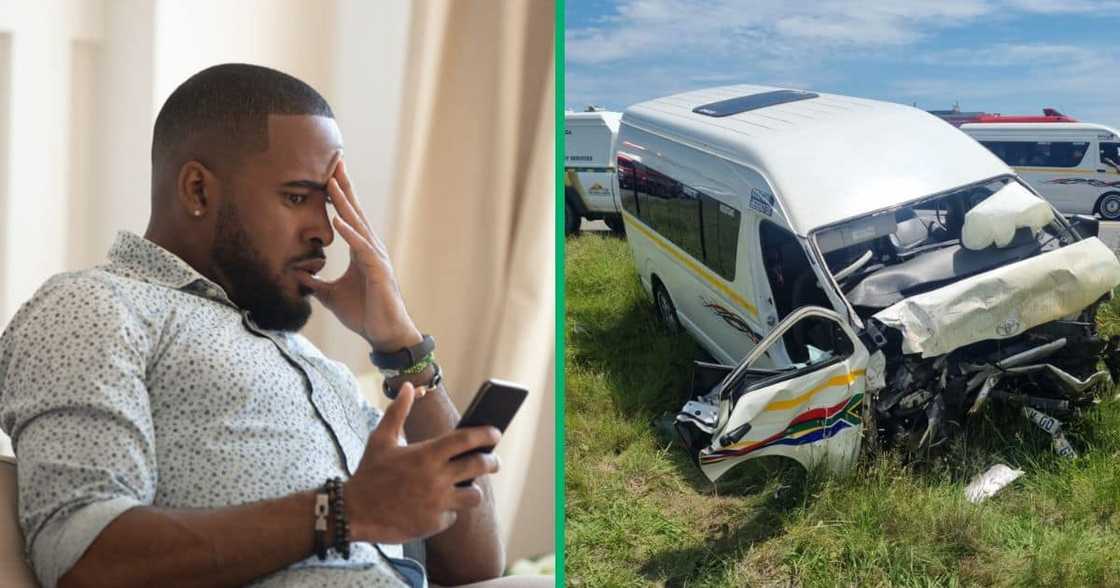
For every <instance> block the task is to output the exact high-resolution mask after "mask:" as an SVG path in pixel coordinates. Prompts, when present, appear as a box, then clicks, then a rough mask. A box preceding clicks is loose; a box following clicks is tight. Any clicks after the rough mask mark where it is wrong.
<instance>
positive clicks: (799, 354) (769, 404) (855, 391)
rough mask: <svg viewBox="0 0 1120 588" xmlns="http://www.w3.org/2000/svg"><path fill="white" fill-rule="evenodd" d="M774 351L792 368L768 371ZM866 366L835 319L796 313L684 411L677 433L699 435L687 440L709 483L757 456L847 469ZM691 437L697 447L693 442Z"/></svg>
mask: <svg viewBox="0 0 1120 588" xmlns="http://www.w3.org/2000/svg"><path fill="white" fill-rule="evenodd" d="M776 345H784V346H785V350H786V353H787V354H788V355H789V357H790V360H791V362H792V363H788V364H785V365H779V366H776V367H769V366H771V365H772V364H771V362H770V361H769V360H768V359H766V358H767V353H768V351H770V350H771V349H773V348H774V346H776ZM774 356H775V357H777V356H781V354H774ZM868 360H869V356H868V352H867V348H866V347H864V345H863V344H862V342H861V341H860V339H859V337H858V336H857V335H856V334H855V332H854V331H853V330H852V329H851V327H849V326H848V325H847V324H846V322H845V321H844V319H843V318H842V317H841V316H840V315H838V314H836V313H835V312H833V311H831V310H828V309H825V308H821V307H816V306H807V307H803V308H799V309H797V310H795V311H794V312H792V313H790V314H789V316H787V317H786V318H785V319H784V320H783V321H782V322H781V323H779V324H778V325H777V327H775V329H774V330H773V331H772V332H771V333H770V334H769V335H768V336H766V338H764V339H763V340H762V341H761V342H760V343H759V344H758V346H757V347H756V348H755V349H754V350H753V351H751V353H750V354H748V355H747V357H746V358H745V359H744V360H743V361H742V362H741V363H740V364H739V365H738V366H736V367H735V368H734V369H733V370H731V371H730V372H729V373H726V372H725V373H726V375H725V376H724V377H723V379H722V381H721V382H720V383H719V384H718V385H717V386H716V387H715V388H714V389H712V391H711V392H710V393H709V394H707V395H706V396H698V397H697V398H696V399H695V400H692V401H690V402H689V403H688V404H686V405H685V410H682V411H681V414H679V415H678V418H677V420H678V430H682V429H685V428H687V429H691V430H693V431H694V433H698V434H699V435H696V434H694V435H693V436H692V438H691V441H692V442H693V443H694V447H696V449H697V451H696V455H695V456H696V459H697V462H698V463H699V465H700V469H701V470H703V472H704V474H705V475H706V476H707V477H708V479H709V480H712V481H713V482H714V481H715V480H716V479H718V478H719V477H720V476H722V475H723V474H724V473H726V472H727V471H728V470H730V469H731V468H732V467H733V466H735V465H737V464H739V463H742V462H744V461H746V460H748V459H753V458H756V457H761V456H765V455H781V456H785V457H789V458H792V459H795V460H797V461H798V462H799V463H801V465H803V466H804V467H805V468H807V469H810V468H814V467H816V466H817V465H818V464H822V463H823V464H824V465H825V466H826V467H828V468H830V469H832V470H834V471H844V470H847V469H850V468H851V467H852V466H853V465H854V464H855V460H856V458H857V457H858V454H859V448H860V444H861V440H862V438H863V420H862V411H863V400H864V393H865V387H866V381H867V378H866V376H867V367H868ZM762 366H768V367H762ZM708 371H710V370H708ZM717 399H718V405H717V404H716V401H717ZM704 409H707V410H706V411H705V410H704ZM701 413H705V414H703V415H702V414H701ZM682 415H683V417H682ZM705 417H706V418H705ZM682 418H683V419H686V420H687V419H691V420H690V421H689V422H688V423H683V422H682ZM703 421H707V422H706V423H705V422H703ZM682 424H686V426H685V427H682V426H681V425H682ZM705 424H706V425H707V426H704V425H705ZM697 427H701V428H702V429H707V431H702V432H701V431H699V430H697ZM709 435H710V437H709ZM698 436H699V438H700V439H702V440H703V441H704V444H695V442H696V440H697V437H698ZM687 441H689V440H686V442H687ZM696 445H700V446H696Z"/></svg>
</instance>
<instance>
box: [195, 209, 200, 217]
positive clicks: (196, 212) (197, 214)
mask: <svg viewBox="0 0 1120 588" xmlns="http://www.w3.org/2000/svg"><path fill="white" fill-rule="evenodd" d="M194 215H195V216H202V211H201V210H196V211H194Z"/></svg>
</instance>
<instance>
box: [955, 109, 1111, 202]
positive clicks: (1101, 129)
mask: <svg viewBox="0 0 1120 588" xmlns="http://www.w3.org/2000/svg"><path fill="white" fill-rule="evenodd" d="M960 129H961V130H962V131H964V132H965V133H966V134H968V135H969V136H970V137H972V138H974V139H976V140H977V141H979V142H980V144H981V145H984V146H985V147H987V148H988V149H989V150H991V151H992V153H994V154H996V156H997V157H999V158H1000V159H1001V160H1003V161H1004V162H1005V163H1006V164H1007V165H1009V166H1011V167H1012V168H1013V169H1014V170H1015V171H1016V173H1018V174H1019V176H1020V177H1022V178H1023V179H1024V180H1026V181H1027V183H1029V184H1030V185H1031V186H1033V187H1034V189H1035V190H1037V191H1038V192H1039V193H1040V194H1041V195H1042V196H1043V197H1044V198H1046V199H1047V200H1049V201H1050V202H1051V203H1052V204H1053V205H1054V206H1055V207H1056V208H1057V209H1058V210H1060V211H1061V212H1063V213H1066V214H1096V215H1100V217H1101V218H1103V219H1105V220H1110V221H1115V220H1120V133H1117V132H1116V131H1115V130H1114V129H1111V128H1109V127H1106V126H1104V125H1099V124H1092V123H1082V122H1072V123H1069V122H1060V123H1041V122H1040V123H1003V122H998V123H997V122H993V123H970V124H963V125H961V126H960Z"/></svg>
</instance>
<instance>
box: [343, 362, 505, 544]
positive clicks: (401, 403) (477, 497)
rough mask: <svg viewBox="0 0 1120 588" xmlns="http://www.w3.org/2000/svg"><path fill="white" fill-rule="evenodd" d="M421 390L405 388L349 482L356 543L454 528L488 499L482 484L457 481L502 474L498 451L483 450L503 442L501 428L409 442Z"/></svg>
mask: <svg viewBox="0 0 1120 588" xmlns="http://www.w3.org/2000/svg"><path fill="white" fill-rule="evenodd" d="M415 393H416V391H415V389H414V388H413V386H412V384H408V383H406V384H404V385H403V386H402V387H401V390H400V394H399V395H398V396H397V398H396V400H394V401H393V402H392V403H391V404H390V405H389V407H388V408H387V409H386V410H385V414H384V416H383V417H382V419H381V422H380V423H379V424H378V426H377V428H376V429H374V431H373V433H371V434H370V436H369V441H368V443H367V444H366V451H365V454H364V455H363V457H362V461H361V463H360V464H359V465H358V471H356V472H355V473H354V476H353V477H352V478H350V479H349V480H348V481H346V483H345V489H344V492H343V494H344V495H345V496H346V514H347V518H348V519H349V521H350V531H351V536H352V538H353V539H354V540H356V541H370V542H376V543H389V544H394V543H404V542H407V541H412V540H415V539H418V538H424V537H430V536H432V535H435V534H437V533H439V532H441V531H443V530H445V529H447V528H448V527H450V526H451V525H453V524H454V523H455V519H456V517H457V513H458V512H459V511H462V510H465V509H470V508H474V507H476V506H478V505H479V504H481V503H482V490H481V489H480V488H479V487H478V485H477V484H470V485H468V486H456V483H458V482H462V481H464V480H472V479H474V478H477V477H479V476H483V475H486V474H492V473H494V472H497V471H498V457H497V456H496V455H494V454H493V453H484V452H477V451H476V450H478V449H481V448H484V447H493V446H494V445H495V444H496V443H497V442H498V440H499V439H501V432H500V431H498V430H497V429H496V428H494V427H470V428H464V429H455V430H453V431H451V432H449V433H447V434H445V435H441V436H439V437H435V438H433V439H429V440H426V441H421V442H419V443H413V444H408V445H406V444H404V441H403V439H404V422H405V419H406V418H408V413H409V411H411V409H412V402H413V399H414V398H415ZM472 451H475V453H473V454H472V455H470V456H465V457H459V458H458V459H456V456H460V455H462V454H464V453H468V452H472Z"/></svg>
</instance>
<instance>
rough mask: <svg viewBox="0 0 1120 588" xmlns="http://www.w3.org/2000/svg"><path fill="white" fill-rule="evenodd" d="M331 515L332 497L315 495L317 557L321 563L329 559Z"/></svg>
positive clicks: (320, 494)
mask: <svg viewBox="0 0 1120 588" xmlns="http://www.w3.org/2000/svg"><path fill="white" fill-rule="evenodd" d="M329 514H330V496H329V495H328V494H324V493H322V492H320V493H318V494H316V495H315V555H317V556H319V561H323V560H325V559H327V516H328V515H329Z"/></svg>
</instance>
